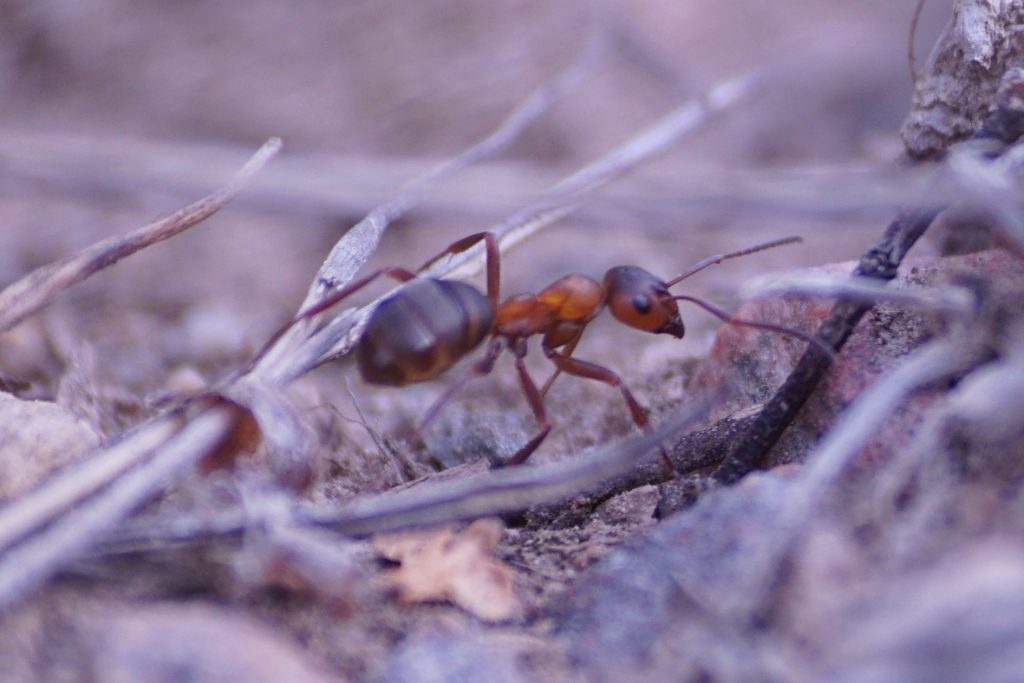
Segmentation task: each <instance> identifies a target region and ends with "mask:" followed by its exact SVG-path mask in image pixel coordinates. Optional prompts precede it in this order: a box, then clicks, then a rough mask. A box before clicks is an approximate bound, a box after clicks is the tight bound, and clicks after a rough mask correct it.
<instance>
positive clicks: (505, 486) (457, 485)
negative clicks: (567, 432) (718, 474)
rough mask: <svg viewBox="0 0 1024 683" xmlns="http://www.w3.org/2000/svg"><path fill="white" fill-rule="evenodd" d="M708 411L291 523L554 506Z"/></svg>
mask: <svg viewBox="0 0 1024 683" xmlns="http://www.w3.org/2000/svg"><path fill="white" fill-rule="evenodd" d="M707 409H708V404H707V403H694V404H692V405H691V406H689V407H688V409H687V410H686V411H684V412H683V413H682V414H680V415H677V416H675V417H674V418H673V419H672V420H671V421H669V422H668V423H666V424H665V425H662V426H661V427H659V428H657V429H655V430H653V431H652V432H650V433H647V434H643V435H639V436H635V437H633V438H630V439H626V440H624V441H621V442H617V443H615V444H612V445H610V446H607V447H605V448H603V449H602V450H600V451H598V452H596V453H593V454H590V455H589V456H588V457H587V458H581V459H576V460H572V461H570V462H560V463H549V464H543V465H524V466H521V467H510V468H507V469H502V470H490V471H487V472H483V473H481V474H479V475H476V476H474V477H472V478H470V479H466V480H462V481H456V482H452V483H436V484H435V485H434V486H429V487H428V486H413V487H410V488H407V489H405V490H403V491H399V492H397V493H396V492H386V493H383V494H377V495H374V496H371V497H369V498H366V499H363V500H357V501H355V502H353V503H350V504H348V505H346V506H344V507H342V508H340V509H338V508H333V507H330V508H327V507H323V506H307V507H301V508H296V509H295V511H294V518H293V519H292V520H291V523H293V524H295V525H299V526H316V527H324V528H329V529H333V530H334V531H337V532H339V533H342V534H345V535H348V536H366V535H371V534H376V533H383V532H389V531H398V530H401V529H408V528H412V527H420V526H427V525H432V524H441V523H446V522H463V521H470V520H473V519H478V518H480V517H490V516H494V515H505V514H512V513H518V512H522V511H523V510H526V509H527V508H529V507H532V506H535V505H543V504H547V503H554V502H556V501H558V500H564V499H565V498H566V497H569V496H573V495H577V494H580V493H584V492H586V491H588V490H590V489H592V488H594V487H596V486H598V485H600V484H601V483H602V482H605V481H607V480H609V479H613V478H615V477H618V476H621V475H622V474H624V473H625V472H627V471H628V470H631V469H633V468H634V467H635V466H636V465H637V464H638V463H640V462H641V461H642V460H643V459H644V457H645V456H649V455H651V454H653V452H654V450H655V449H656V448H657V447H658V446H659V445H660V444H661V443H662V442H664V441H665V440H667V439H670V438H672V437H673V436H674V435H676V434H678V433H679V432H681V431H683V430H685V429H687V428H688V427H690V426H692V425H693V424H695V423H696V422H698V421H699V420H700V419H702V417H703V416H704V415H705V414H706V413H707ZM252 524H253V520H252V519H247V517H246V515H245V514H244V513H239V512H229V513H225V514H221V515H213V516H211V515H204V516H200V517H194V518H181V517H180V516H178V515H175V516H174V517H173V518H168V519H162V520H157V521H151V522H139V523H137V524H135V525H134V526H126V527H124V528H122V529H121V530H120V531H118V532H117V533H116V534H114V535H113V536H111V537H110V539H109V541H108V542H107V543H105V544H104V546H103V547H102V548H98V549H97V554H101V555H102V554H111V553H119V552H125V551H136V550H139V549H141V548H144V547H145V546H147V545H152V544H154V543H155V544H157V545H161V544H169V543H182V542H197V541H205V540H210V539H212V538H219V537H229V536H237V535H240V534H241V533H243V532H244V531H246V530H247V529H248V528H250V527H251V526H252Z"/></svg>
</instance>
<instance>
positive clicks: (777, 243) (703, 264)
mask: <svg viewBox="0 0 1024 683" xmlns="http://www.w3.org/2000/svg"><path fill="white" fill-rule="evenodd" d="M803 241H804V240H803V238H802V237H797V236H793V237H783V238H782V239H777V240H772V241H771V242H765V243H763V244H757V245H754V246H752V247H747V248H746V249H740V250H739V251H730V252H729V253H728V254H718V255H717V256H709V257H708V258H706V259H704V260H703V261H700V262H699V263H697V265H695V266H693V267H692V268H690V269H689V270H687V271H685V272H684V273H683V274H682V275H676V276H675V277H674V278H672V279H671V280H669V281H668V282H667V283H666V285H667V286H668V287H671V286H672V285H676V284H679V283H680V282H682V281H683V280H685V279H686V278H688V277H690V276H691V275H696V274H697V273H699V272H700V271H702V270H704V269H705V268H707V267H708V266H713V265H716V264H718V263H721V262H722V261H728V260H729V259H732V258H736V257H738V256H746V255H747V254H756V253H757V252H759V251H764V250H765V249H774V248H775V247H781V246H784V245H787V244H796V243H797V242H803Z"/></svg>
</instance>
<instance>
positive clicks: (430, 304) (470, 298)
mask: <svg viewBox="0 0 1024 683" xmlns="http://www.w3.org/2000/svg"><path fill="white" fill-rule="evenodd" d="M481 241H482V242H484V245H485V249H486V258H487V293H486V294H484V293H483V292H481V291H480V290H478V289H477V288H475V287H473V286H472V285H468V284H466V283H464V282H459V281H455V280H440V279H436V278H429V277H419V276H418V275H417V273H419V272H423V271H424V270H426V269H427V268H429V267H430V266H431V265H433V264H434V263H436V262H437V261H439V260H441V259H442V258H444V257H446V256H449V255H454V254H458V253H461V252H464V251H466V250H468V249H470V248H471V247H473V246H474V245H476V244H478V243H479V242H481ZM799 241H801V240H800V238H799V237H787V238H785V239H780V240H774V241H771V242H766V243H763V244H759V245H757V246H753V247H749V248H747V249H741V250H739V251H734V252H730V253H727V254H720V255H717V256H712V257H709V258H706V259H704V260H703V261H701V262H699V263H697V264H696V265H694V266H693V267H692V268H690V269H689V270H687V271H685V272H684V273H682V274H681V275H677V276H676V277H675V278H673V279H672V280H669V281H668V282H665V281H663V280H661V279H659V278H657V277H655V276H654V275H652V274H651V273H649V272H647V271H646V270H644V269H642V268H638V267H636V266H616V267H614V268H612V269H611V270H609V271H608V272H607V273H605V276H604V280H603V283H598V282H597V281H595V280H593V279H592V278H590V277H587V276H586V275H581V274H579V273H573V274H571V275H566V276H565V277H562V278H560V279H558V280H556V281H555V282H554V283H552V284H550V285H548V286H547V287H545V288H544V289H542V290H540V291H539V292H537V293H536V294H519V295H516V296H513V297H511V298H508V299H506V300H505V301H502V302H500V303H499V290H500V286H499V280H500V264H499V257H498V246H497V240H496V238H495V236H494V234H493V233H490V232H481V233H476V234H473V235H470V236H469V237H465V238H463V239H461V240H458V241H457V242H455V243H453V244H452V245H450V246H449V247H448V248H447V249H445V250H444V251H443V252H441V253H440V254H438V255H437V256H435V257H434V258H432V259H430V260H429V261H427V262H426V263H425V264H423V266H421V267H420V269H419V270H418V271H417V272H412V271H409V270H405V269H403V268H383V269H380V270H377V271H375V272H373V273H371V274H370V275H367V276H366V277H364V278H362V279H360V280H358V281H356V282H353V283H351V284H350V285H348V286H347V287H344V288H342V289H341V290H339V291H338V292H336V293H335V294H333V295H331V296H330V297H328V298H327V299H325V300H324V301H322V302H320V303H318V304H315V305H314V306H312V307H311V308H309V309H308V310H307V311H305V312H303V313H301V314H300V315H299V316H298V318H296V321H298V320H302V319H308V318H310V317H312V316H314V315H316V314H318V313H320V312H322V311H324V310H326V309H327V308H330V307H331V306H333V305H334V304H336V303H338V302H339V301H341V300H342V299H344V298H346V297H348V296H350V295H352V294H353V293H355V292H356V291H358V290H360V289H362V288H363V287H365V286H367V285H368V284H370V283H371V282H372V281H374V280H376V279H377V278H378V277H380V276H382V275H386V276H388V277H391V278H394V279H396V280H399V281H401V282H409V284H408V285H406V286H405V287H403V288H401V289H400V290H399V291H398V292H397V293H396V294H394V295H393V296H391V297H389V298H387V299H385V300H384V301H383V302H381V303H380V305H379V306H377V308H376V309H375V310H374V311H373V313H372V314H371V315H370V319H369V320H368V321H367V323H366V327H365V329H364V331H363V333H362V336H361V337H360V339H359V342H358V343H357V345H356V362H357V364H358V366H359V372H360V374H361V375H362V377H363V379H364V380H366V381H367V382H369V383H371V384H380V385H387V386H404V385H406V384H413V383H415V382H423V381H426V380H429V379H433V378H435V377H437V376H439V375H441V374H442V373H443V372H445V371H446V370H448V369H449V368H450V367H452V366H453V365H455V364H456V363H457V362H458V361H460V360H461V359H462V358H464V357H465V356H466V355H467V354H469V353H470V352H471V351H473V350H474V349H475V348H476V347H477V346H479V345H480V343H481V342H483V340H484V339H485V338H486V337H490V338H491V341H490V343H489V344H488V345H487V349H486V351H485V352H484V356H483V358H481V359H480V360H478V361H477V362H476V363H474V364H473V365H472V366H470V367H469V369H468V371H467V372H466V374H465V375H464V376H463V377H462V378H461V379H460V380H459V381H457V382H456V383H454V384H453V385H451V386H450V387H449V388H448V389H447V390H446V391H445V392H444V393H443V394H442V395H441V397H440V398H438V399H437V400H436V401H435V403H434V404H433V406H431V408H430V410H428V411H427V414H426V416H425V417H424V418H423V421H422V423H421V424H420V426H419V427H418V428H417V430H416V431H417V433H418V432H420V431H421V430H422V429H423V428H424V427H426V425H427V424H428V423H429V422H430V421H431V420H432V419H433V418H434V417H435V416H436V415H437V413H438V412H439V411H440V409H441V407H442V406H443V405H444V404H445V403H446V402H447V401H448V399H450V398H451V397H452V396H453V395H454V394H455V392H456V391H458V389H459V388H460V387H461V386H462V385H463V384H465V383H466V382H467V381H469V380H470V379H472V378H474V377H480V376H483V375H486V374H488V373H489V372H491V370H492V369H493V368H494V364H495V361H496V360H497V359H498V357H499V356H500V355H501V352H502V351H503V350H504V349H508V350H509V351H510V352H511V353H512V356H513V358H514V361H515V367H516V372H517V373H518V375H519V383H520V386H521V387H522V390H523V394H524V395H525V396H526V400H527V402H528V403H529V404H530V409H531V410H532V411H533V417H534V419H535V420H536V422H537V426H538V427H539V429H540V431H539V432H538V433H537V435H536V436H534V437H533V438H532V439H530V440H529V441H528V442H527V443H526V444H525V445H524V446H523V447H522V448H520V449H519V450H518V451H517V452H516V453H515V454H514V455H513V456H512V457H510V458H508V459H506V460H505V461H504V462H503V463H502V464H503V465H517V464H519V463H522V462H523V461H525V460H526V459H527V458H528V457H530V454H532V453H533V452H534V450H536V449H537V447H538V446H539V445H540V444H541V442H542V441H543V440H544V438H545V437H546V436H547V435H548V433H549V432H550V431H551V424H550V423H549V422H548V417H547V411H546V410H545V408H544V397H545V395H546V394H547V391H548V389H549V388H550V387H551V384H552V383H553V382H554V381H555V379H556V378H557V377H558V375H559V374H561V373H563V372H564V373H566V374H569V375H575V376H577V377H584V378H587V379H593V380H597V381H599V382H604V383H605V384H607V385H609V386H612V387H615V388H617V389H618V390H619V391H620V392H621V393H622V397H623V398H624V399H625V401H626V405H627V406H628V407H629V412H630V415H631V416H632V418H633V422H634V423H635V424H636V425H637V426H638V427H640V428H646V427H647V426H648V421H647V414H646V412H645V411H644V409H643V408H642V407H641V406H640V404H639V403H638V402H637V401H636V399H635V398H634V397H633V394H632V392H630V390H629V388H628V387H627V386H626V385H625V384H624V383H623V381H622V378H620V377H619V376H618V375H617V374H615V373H614V372H612V371H611V370H610V369H608V368H606V367H604V366H601V365H597V364H595V363H591V362H589V361H585V360H580V359H578V358H574V357H573V356H572V354H573V352H574V351H575V350H576V345H577V344H578V343H579V341H580V338H581V337H582V336H583V332H584V330H585V329H586V327H587V325H589V324H590V322H591V321H592V320H594V318H596V317H597V316H598V315H599V314H600V313H601V311H603V310H604V308H605V307H608V308H609V309H610V310H611V313H612V315H613V316H615V318H616V319H617V320H619V322H621V323H623V324H625V325H628V326H629V327H632V328H635V329H638V330H643V331H645V332H652V333H655V334H670V335H672V336H674V337H677V338H682V336H683V333H684V327H683V321H682V319H681V318H680V317H679V307H678V306H677V304H676V302H677V301H689V302H692V303H695V304H697V305H698V306H700V307H701V308H703V309H705V310H706V311H708V312H709V313H711V314H712V315H715V316H717V317H718V318H719V319H721V320H723V321H724V322H727V323H730V324H733V325H744V326H747V327H756V328H759V329H763V330H769V331H772V332H779V333H782V334H788V335H792V336H795V337H798V338H799V339H801V340H803V341H806V342H809V343H811V344H815V345H817V346H819V347H820V346H821V342H819V341H818V340H816V339H813V338H812V337H809V336H807V335H805V334H803V333H801V332H797V331H796V330H790V329H787V328H785V327H779V326H776V325H772V324H769V323H760V322H754V321H750V320H740V319H738V318H734V317H732V316H730V315H729V314H727V313H725V312H724V311H721V310H719V309H717V308H715V307H714V306H712V305H711V304H709V303H707V302H705V301H702V300H700V299H697V298H695V297H691V296H685V295H680V294H675V295H674V294H671V293H670V292H669V291H668V290H669V287H672V286H673V285H676V284H678V283H679V282H681V281H683V280H685V279H686V278H688V277H690V276H692V275H694V274H696V273H698V272H700V271H702V270H704V269H705V268H707V267H708V266H712V265H715V264H717V263H721V262H722V261H725V260H726V259H731V258H736V257H737V256H744V255H747V254H752V253H754V252H758V251H762V250H765V249H770V248H772V247H778V246H782V245H785V244H791V243H794V242H799ZM293 322H295V321H293ZM536 335H543V337H542V338H541V349H542V350H543V351H544V355H545V356H547V357H548V358H549V359H550V360H551V362H552V363H553V364H554V365H555V373H554V374H553V375H552V376H551V378H550V379H548V381H547V382H546V383H545V384H544V386H543V388H540V389H538V387H537V385H536V384H535V383H534V381H533V379H532V378H531V377H530V375H529V374H528V373H527V371H526V364H525V358H526V352H527V344H526V342H527V339H528V338H529V337H532V336H536ZM662 458H663V459H664V460H665V462H666V464H667V465H668V467H669V469H671V467H672V466H671V463H670V461H669V460H668V456H667V455H666V454H665V453H664V451H662Z"/></svg>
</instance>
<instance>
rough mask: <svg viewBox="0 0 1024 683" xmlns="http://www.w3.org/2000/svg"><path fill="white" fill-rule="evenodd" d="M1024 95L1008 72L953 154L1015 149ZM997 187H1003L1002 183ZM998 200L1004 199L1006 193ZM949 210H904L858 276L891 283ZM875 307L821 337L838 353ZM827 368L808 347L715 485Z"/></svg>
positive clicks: (861, 306) (852, 307) (847, 317)
mask: <svg viewBox="0 0 1024 683" xmlns="http://www.w3.org/2000/svg"><path fill="white" fill-rule="evenodd" d="M1022 91H1024V70H1020V69H1011V70H1009V71H1008V72H1007V74H1006V75H1005V76H1004V78H1003V83H1002V85H1001V86H1000V89H999V92H997V93H996V102H995V106H994V108H993V110H992V111H991V112H990V113H989V115H988V117H987V118H986V119H985V121H984V123H983V124H982V127H981V129H980V130H979V131H978V132H977V133H975V135H974V136H973V138H972V139H971V140H969V141H967V142H964V143H961V144H960V145H958V146H956V147H955V148H954V150H953V155H954V156H957V155H958V154H960V153H961V150H965V149H966V150H969V151H968V155H972V154H973V155H975V156H980V155H984V156H985V157H986V158H990V157H994V158H998V157H999V156H1000V155H1001V154H1003V153H1004V152H1006V151H1007V149H1008V148H1009V147H1010V145H1012V144H1013V143H1014V142H1016V141H1017V139H1018V138H1020V137H1021V136H1022V135H1024V98H1021V97H1020V93H1021V92H1022ZM996 184H997V186H998V180H997V181H996ZM984 187H988V185H984ZM989 189H991V188H989ZM998 196H999V198H1000V199H1002V195H998ZM944 208H945V206H944V205H942V206H933V207H924V208H918V209H913V210H905V211H901V212H900V213H899V214H898V215H897V216H896V218H895V219H894V220H893V221H892V223H890V224H889V227H888V228H887V229H886V231H885V234H884V235H883V237H882V239H881V240H880V241H879V242H878V243H876V244H875V245H874V246H872V247H871V249H869V250H868V252H867V253H866V254H864V256H862V257H861V259H860V262H859V263H858V264H857V267H856V269H854V272H853V275H854V276H855V277H867V278H871V279H876V280H882V281H888V280H892V279H893V278H894V277H896V272H897V270H898V269H899V266H900V263H902V261H903V258H904V257H905V256H906V254H907V252H908V251H909V250H910V248H911V247H912V246H913V245H914V243H915V242H917V240H918V239H919V238H920V237H921V235H923V234H924V232H925V231H926V230H927V229H928V226H929V225H931V223H932V221H933V220H934V219H935V217H936V216H937V215H938V214H939V213H940V212H941V211H942V210H943V209H944ZM1008 220H1009V217H1008ZM1017 220H1018V221H1019V218H1017ZM870 308H871V305H870V304H865V303H860V302H856V301H845V300H844V301H839V302H838V303H836V304H835V306H833V308H832V310H831V311H830V313H829V316H828V318H826V319H825V321H824V322H823V323H822V324H821V326H820V327H819V328H818V332H817V335H816V336H817V337H818V338H819V339H820V340H821V341H822V342H824V343H826V344H828V345H829V346H831V347H832V348H834V349H835V350H836V353H838V352H839V351H840V350H841V349H842V347H843V345H845V344H846V341H847V340H848V339H849V338H850V335H851V334H853V329H854V328H855V327H856V326H857V323H859V322H860V319H861V318H862V317H864V314H865V313H867V312H868V310H870ZM828 365H829V362H828V357H827V356H826V355H825V354H824V353H822V352H821V351H820V350H819V349H817V348H814V347H809V348H808V349H807V351H806V352H805V353H804V355H803V356H802V357H801V358H800V361H799V362H798V363H797V366H796V367H795V368H794V369H793V371H792V372H791V373H790V374H789V376H788V377H787V378H786V381H785V382H784V383H783V384H782V386H781V387H779V389H778V390H777V391H776V392H775V395H774V396H772V398H771V399H769V400H768V401H767V402H766V403H765V404H764V407H763V408H762V410H761V412H760V414H759V415H758V417H757V419H756V420H755V421H754V423H753V426H752V427H751V429H750V431H749V432H747V434H746V435H745V436H744V438H743V439H741V440H740V441H739V442H738V443H737V444H736V447H735V448H734V449H733V451H732V452H731V453H730V454H729V456H728V457H727V458H726V459H725V461H723V462H722V464H721V465H719V467H718V469H716V470H715V472H714V474H713V477H714V479H715V481H717V482H718V483H720V484H731V483H733V482H735V481H737V480H738V479H740V478H741V477H742V476H744V475H745V474H746V473H747V472H749V471H750V470H752V469H753V468H754V467H755V466H756V465H757V464H758V463H759V462H760V461H761V460H762V459H763V458H764V457H765V455H766V454H767V453H768V451H770V450H771V449H772V447H773V446H775V444H776V443H777V442H778V440H779V437H781V436H782V433H783V432H784V431H785V430H786V428H787V427H788V426H789V425H790V423H791V422H792V421H793V419H794V418H795V417H796V415H797V413H798V412H799V411H800V408H801V407H803V405H804V403H806V401H807V399H808V398H810V395H811V393H812V392H813V391H814V389H815V387H817V386H818V383H819V382H820V381H821V379H822V377H823V376H824V374H825V371H826V370H827V369H828Z"/></svg>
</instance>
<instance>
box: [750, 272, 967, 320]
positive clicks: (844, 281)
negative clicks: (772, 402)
mask: <svg viewBox="0 0 1024 683" xmlns="http://www.w3.org/2000/svg"><path fill="white" fill-rule="evenodd" d="M739 295H740V297H742V298H744V299H747V298H754V297H759V296H790V295H802V296H816V297H828V298H831V297H836V298H842V299H847V300H853V301H860V302H863V303H878V302H883V301H884V302H887V303H890V304H899V305H900V306H904V307H907V308H915V309H918V310H924V311H932V312H938V313H955V314H966V313H970V312H971V311H973V310H974V307H975V305H976V301H975V297H974V294H973V293H972V292H971V291H970V290H969V289H967V288H966V287H957V286H955V285H949V286H945V287H938V288H930V289H923V290H907V289H892V288H890V287H886V285H885V283H884V282H881V281H879V280H873V279H868V278H862V277H839V276H832V275H822V274H816V273H799V274H790V275H781V276H780V275H768V276H760V277H756V278H753V279H751V280H748V281H747V282H745V283H743V285H741V286H740V288H739Z"/></svg>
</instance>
